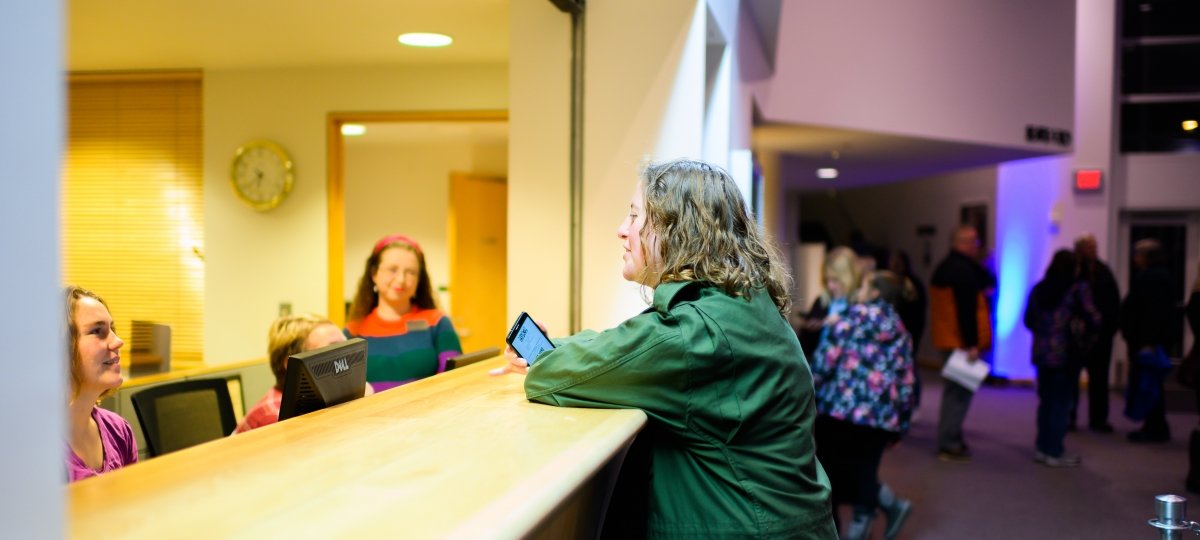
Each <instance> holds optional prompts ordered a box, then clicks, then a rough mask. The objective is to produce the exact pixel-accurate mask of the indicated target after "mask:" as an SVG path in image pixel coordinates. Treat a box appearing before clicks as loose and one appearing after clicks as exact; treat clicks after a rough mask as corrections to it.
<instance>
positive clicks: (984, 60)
mask: <svg viewBox="0 0 1200 540" xmlns="http://www.w3.org/2000/svg"><path fill="white" fill-rule="evenodd" d="M1074 19H1075V3H1074V2H1072V1H1070V0H1012V1H1005V2H962V1H961V0H908V1H905V2H877V1H866V0H845V1H838V2H783V3H782V10H781V14H780V21H779V24H780V31H779V42H778V49H777V54H776V57H775V74H774V77H773V79H772V80H771V82H770V83H769V85H767V86H765V87H763V88H761V89H760V92H759V94H758V97H759V99H760V105H761V106H762V108H763V113H764V116H765V117H766V118H767V119H769V120H774V121H781V122H791V123H798V124H817V125H824V126H833V127H843V128H851V129H860V130H866V131H877V132H884V133H894V134H904V135H913V136H920V137H928V138H933V139H942V140H953V141H962V142H972V143H977V144H986V145H997V146H1008V147H1016V148H1029V149H1035V150H1047V149H1050V148H1049V145H1046V144H1043V143H1035V144H1028V143H1026V142H1025V126H1026V125H1027V124H1036V125H1043V126H1048V127H1052V128H1065V129H1071V128H1072V126H1073V111H1072V92H1073V89H1074V85H1073V77H1072V75H1073V66H1074V45H1075V43H1074V32H1073V29H1074V25H1075V20H1074ZM1058 149H1061V147H1055V148H1053V150H1058Z"/></svg>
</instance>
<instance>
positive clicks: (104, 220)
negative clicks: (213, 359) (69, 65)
mask: <svg viewBox="0 0 1200 540" xmlns="http://www.w3.org/2000/svg"><path fill="white" fill-rule="evenodd" d="M67 95H68V117H67V121H68V126H67V132H68V140H67V149H66V153H65V163H64V164H63V181H62V190H63V191H62V220H61V222H62V254H63V257H62V261H63V278H64V280H65V281H66V282H67V283H71V284H76V285H79V286H82V287H84V288H87V289H90V290H92V291H94V292H96V293H97V294H99V295H100V296H101V297H102V298H104V300H105V302H107V303H108V306H109V309H110V311H111V312H112V314H113V317H114V320H115V321H116V324H117V332H118V334H119V335H121V336H122V338H123V339H125V340H126V341H130V340H131V339H132V335H131V334H130V329H131V328H132V325H131V324H130V321H133V320H145V321H151V322H156V323H161V324H166V325H169V326H170V327H171V358H172V360H173V361H176V360H200V359H201V357H202V352H203V342H204V339H203V334H204V329H203V320H204V319H203V314H204V257H203V253H204V199H203V187H204V186H203V176H202V159H203V157H202V153H201V152H202V148H201V146H202V143H201V135H202V118H201V80H200V75H199V73H198V72H184V73H166V74H164V73H154V74H73V75H72V76H71V77H70V79H69V86H68V93H67ZM132 345H133V344H132V343H130V344H127V345H126V348H125V349H124V351H125V352H126V353H128V351H129V350H131V349H132Z"/></svg>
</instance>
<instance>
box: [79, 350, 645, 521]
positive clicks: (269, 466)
mask: <svg viewBox="0 0 1200 540" xmlns="http://www.w3.org/2000/svg"><path fill="white" fill-rule="evenodd" d="M503 362H504V361H503V359H500V358H497V359H493V360H488V361H484V362H480V363H477V364H474V365H471V366H468V367H465V368H462V369H458V370H455V371H451V372H448V373H444V374H441V375H438V376H435V377H431V378H429V379H425V380H422V381H418V382H415V383H412V384H409V385H405V386H402V387H399V388H396V389H393V390H389V391H386V392H381V393H379V394H376V395H373V396H368V397H365V398H362V399H359V400H356V401H354V402H351V403H346V404H343V405H341V406H338V407H334V408H330V409H325V410H323V411H317V412H315V413H311V414H308V415H306V416H302V417H299V418H294V419H292V420H288V421H285V422H280V423H278V424H274V425H271V426H267V427H265V428H261V429H257V430H254V431H251V432H248V433H244V434H241V435H236V436H233V437H228V438H225V439H222V440H218V441H213V442H210V443H206V444H202V445H199V446H196V447H192V448H189V449H186V450H182V451H179V452H176V453H173V454H168V455H166V456H163V457H159V458H156V459H154V460H151V461H147V462H145V463H139V464H137V465H133V466H131V467H127V468H125V469H122V470H119V471H114V472H112V473H108V474H106V475H102V476H99V477H96V478H92V479H88V480H84V481H81V482H77V483H75V484H72V485H70V486H68V487H67V488H66V490H67V496H68V508H69V510H68V514H69V516H70V522H69V523H68V526H67V529H68V531H69V534H70V536H71V537H73V538H96V537H97V536H104V537H112V538H153V539H155V540H161V539H163V538H176V537H195V538H229V537H245V538H274V537H302V538H344V537H349V536H355V537H360V538H365V537H377V536H383V535H388V536H391V537H398V538H519V537H523V536H530V535H532V536H559V537H565V536H580V535H581V536H586V535H588V534H590V532H591V529H590V528H591V527H592V526H593V525H594V522H595V517H594V516H589V515H583V514H594V513H595V510H596V509H597V508H599V506H600V504H599V502H598V501H600V500H602V497H599V496H598V493H597V491H603V489H605V486H604V485H603V484H604V483H605V479H604V475H603V474H600V475H598V474H597V473H598V472H601V471H603V470H605V466H606V465H608V464H610V463H611V462H612V461H613V458H614V456H619V455H620V454H621V452H622V451H623V450H624V449H625V448H626V447H627V445H628V443H629V442H630V441H632V439H633V437H634V435H635V434H636V433H637V432H638V430H639V429H641V427H642V425H643V424H644V423H645V419H646V417H645V414H644V413H642V412H641V411H638V410H598V409H570V408H560V407H550V406H546V405H539V404H533V403H529V402H527V401H526V400H525V394H524V391H523V388H522V384H523V379H524V377H522V376H519V375H505V376H491V375H488V373H487V370H488V369H490V368H494V367H498V366H500V365H502V364H503ZM609 470H611V469H609ZM572 506H575V508H572ZM548 527H550V528H554V527H557V529H554V530H553V531H550V530H549V529H548ZM563 527H566V529H563ZM572 529H574V530H572Z"/></svg>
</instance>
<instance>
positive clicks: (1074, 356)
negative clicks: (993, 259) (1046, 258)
mask: <svg viewBox="0 0 1200 540" xmlns="http://www.w3.org/2000/svg"><path fill="white" fill-rule="evenodd" d="M1076 277H1077V267H1076V263H1075V255H1074V254H1072V253H1071V252H1070V251H1068V250H1065V249H1060V250H1058V252H1056V253H1055V254H1054V259H1053V260H1051V262H1050V267H1049V268H1047V269H1046V276H1045V277H1044V278H1043V279H1042V280H1041V281H1039V282H1038V284H1037V285H1035V286H1034V287H1033V291H1032V292H1030V293H1029V302H1028V303H1027V304H1026V307H1025V327H1026V328H1028V329H1029V330H1030V331H1031V332H1033V352H1032V355H1031V357H1032V360H1033V364H1034V366H1036V367H1037V393H1038V409H1037V441H1036V443H1035V446H1036V451H1035V452H1034V455H1033V459H1034V461H1036V462H1038V463H1041V464H1043V465H1046V466H1048V467H1075V466H1078V465H1079V462H1080V459H1079V456H1076V455H1073V454H1067V453H1066V452H1065V451H1064V448H1063V438H1064V437H1066V435H1067V420H1068V415H1069V412H1070V405H1071V398H1072V397H1073V394H1074V393H1075V392H1077V391H1078V389H1079V366H1080V365H1081V364H1082V363H1083V361H1084V358H1083V354H1082V352H1081V351H1078V350H1075V349H1074V348H1073V347H1072V346H1071V340H1072V335H1071V334H1072V333H1073V330H1072V327H1071V326H1072V324H1073V322H1074V321H1080V322H1082V323H1083V324H1084V325H1086V326H1087V327H1088V328H1089V329H1092V328H1099V327H1100V325H1101V323H1102V321H1103V319H1102V318H1101V316H1100V310H1098V309H1097V308H1096V304H1095V302H1093V301H1092V291H1091V288H1090V287H1089V286H1088V283H1087V282H1086V281H1082V280H1079V279H1076Z"/></svg>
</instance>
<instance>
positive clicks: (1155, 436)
mask: <svg viewBox="0 0 1200 540" xmlns="http://www.w3.org/2000/svg"><path fill="white" fill-rule="evenodd" d="M1126 437H1128V438H1129V440H1130V441H1132V442H1135V443H1164V442H1167V441H1170V440H1171V435H1170V434H1168V433H1148V432H1146V431H1143V430H1140V429H1139V430H1137V431H1130V432H1129V435H1126Z"/></svg>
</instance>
